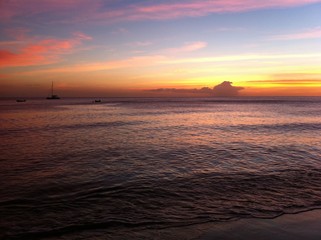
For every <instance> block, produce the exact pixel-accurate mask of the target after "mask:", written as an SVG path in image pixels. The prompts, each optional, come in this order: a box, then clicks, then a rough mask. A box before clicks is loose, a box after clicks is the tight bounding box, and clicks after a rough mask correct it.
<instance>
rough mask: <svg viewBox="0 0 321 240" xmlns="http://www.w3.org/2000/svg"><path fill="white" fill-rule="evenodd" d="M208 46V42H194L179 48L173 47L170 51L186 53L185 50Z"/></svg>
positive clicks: (195, 49)
mask: <svg viewBox="0 0 321 240" xmlns="http://www.w3.org/2000/svg"><path fill="white" fill-rule="evenodd" d="M206 46H207V43H206V42H192V43H185V44H184V45H183V46H181V47H178V48H171V49H168V52H169V53H184V52H194V51H197V50H200V49H202V48H205V47H206Z"/></svg>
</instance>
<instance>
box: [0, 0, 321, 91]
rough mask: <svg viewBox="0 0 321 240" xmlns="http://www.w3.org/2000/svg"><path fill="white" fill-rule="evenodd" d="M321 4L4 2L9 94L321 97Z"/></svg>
mask: <svg viewBox="0 0 321 240" xmlns="http://www.w3.org/2000/svg"><path fill="white" fill-rule="evenodd" d="M320 13H321V0H264V1H263V0H262V1H261V0H212V1H209V0H207V1H206V0H199V1H191V0H186V1H178V0H159V1H156V0H136V1H128V0H0V97H18V96H22V97H43V96H48V94H49V93H50V88H51V83H52V82H54V89H55V93H56V94H58V95H59V96H61V97H96V96H97V97H128V96H131V97H152V96H156V97H162V96H166V97H168V96H173V97H175V96H177V97H182V96H184V97H188V96H191V97H202V96H204V97H208V96H219V95H224V94H225V92H226V93H227V95H231V96H232V95H239V96H321V15H320Z"/></svg>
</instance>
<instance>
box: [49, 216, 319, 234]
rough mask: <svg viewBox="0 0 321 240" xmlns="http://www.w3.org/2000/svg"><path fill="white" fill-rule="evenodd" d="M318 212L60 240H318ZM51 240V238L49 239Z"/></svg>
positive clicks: (136, 230)
mask: <svg viewBox="0 0 321 240" xmlns="http://www.w3.org/2000/svg"><path fill="white" fill-rule="evenodd" d="M320 226H321V210H311V211H307V212H302V213H297V214H284V215H282V216H279V217H277V218H274V219H256V218H249V219H240V220H234V221H229V222H221V223H204V224H196V225H190V226H184V227H174V228H163V229H158V230H156V229H144V230H143V229H137V228H136V229H135V228H134V229H127V230H126V231H113V232H112V233H106V232H105V231H104V230H103V229H101V230H97V231H92V232H84V233H81V234H76V235H73V234H66V235H63V236H61V237H57V238H54V239H56V240H58V239H59V240H62V239H64V240H65V239H68V240H73V239H77V240H79V239H95V240H105V239H112V240H125V239H134V240H136V239H137V240H138V239H139V240H149V239H153V240H163V239H166V240H252V239H253V240H271V239H273V240H284V239H288V240H302V239H304V240H320V239H321V227H320ZM51 239H52V238H51Z"/></svg>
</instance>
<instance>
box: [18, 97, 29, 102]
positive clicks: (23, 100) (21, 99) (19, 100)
mask: <svg viewBox="0 0 321 240" xmlns="http://www.w3.org/2000/svg"><path fill="white" fill-rule="evenodd" d="M25 101H27V100H26V99H23V98H19V99H17V100H16V102H25Z"/></svg>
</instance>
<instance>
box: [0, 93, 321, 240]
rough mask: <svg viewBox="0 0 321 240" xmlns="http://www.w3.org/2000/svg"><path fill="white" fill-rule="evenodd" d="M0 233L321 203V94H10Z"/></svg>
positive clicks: (4, 113)
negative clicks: (21, 97) (19, 98)
mask: <svg viewBox="0 0 321 240" xmlns="http://www.w3.org/2000/svg"><path fill="white" fill-rule="evenodd" d="M0 127H1V128H0V154H1V155H0V180H1V185H0V213H1V217H0V238H3V239H45V238H48V237H51V239H82V237H83V239H91V238H90V236H92V235H91V233H94V232H97V231H99V232H100V233H101V239H113V236H116V234H119V233H121V232H122V233H124V235H123V238H124V239H126V238H127V239H130V236H126V231H127V230H128V229H131V231H136V232H137V231H138V232H139V231H144V230H145V229H149V230H153V229H155V230H157V229H164V228H171V227H180V226H187V225H192V224H198V223H205V222H222V221H229V220H232V219H240V218H249V217H254V218H272V217H275V216H278V215H281V214H283V213H295V212H299V211H305V210H309V209H316V208H321V185H320V183H321V98H320V97H312V98H230V99H229V98H217V99H216V98H199V99H196V98H190V99H188V98H186V99H183V98H172V99H170V98H168V99H165V98H159V99H158V98H150V99H147V98H114V99H112V98H106V99H102V102H101V103H93V102H92V99H85V98H84V99H62V100H42V99H28V100H27V101H26V102H24V103H16V102H15V101H14V100H8V99H7V100H1V101H0Z"/></svg>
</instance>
